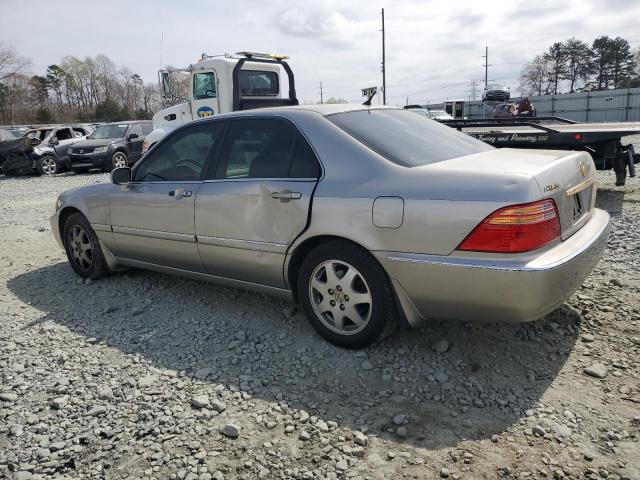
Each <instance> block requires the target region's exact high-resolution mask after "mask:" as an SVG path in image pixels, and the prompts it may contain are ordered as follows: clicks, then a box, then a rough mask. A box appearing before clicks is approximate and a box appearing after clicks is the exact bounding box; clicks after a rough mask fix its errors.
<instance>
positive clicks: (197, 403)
mask: <svg viewBox="0 0 640 480" xmlns="http://www.w3.org/2000/svg"><path fill="white" fill-rule="evenodd" d="M191 406H192V407H194V408H205V407H208V406H209V396H208V395H194V396H193V397H191Z"/></svg>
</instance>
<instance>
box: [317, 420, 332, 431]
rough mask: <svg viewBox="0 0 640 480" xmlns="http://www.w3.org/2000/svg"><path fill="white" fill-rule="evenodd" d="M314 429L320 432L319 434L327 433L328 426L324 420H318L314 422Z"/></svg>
mask: <svg viewBox="0 0 640 480" xmlns="http://www.w3.org/2000/svg"><path fill="white" fill-rule="evenodd" d="M316 428H317V429H318V430H320V431H321V432H328V431H329V425H327V422H325V421H324V420H318V421H317V422H316Z"/></svg>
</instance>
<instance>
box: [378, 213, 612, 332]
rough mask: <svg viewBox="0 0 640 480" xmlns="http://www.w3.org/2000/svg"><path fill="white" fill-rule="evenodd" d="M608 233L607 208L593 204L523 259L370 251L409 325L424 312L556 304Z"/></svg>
mask: <svg viewBox="0 0 640 480" xmlns="http://www.w3.org/2000/svg"><path fill="white" fill-rule="evenodd" d="M608 237H609V214H608V213H606V212H604V211H602V210H598V209H596V210H594V214H593V216H592V218H591V219H590V220H589V221H588V222H587V223H586V224H585V225H584V227H582V228H581V229H580V230H579V231H578V232H576V233H575V234H574V235H572V236H571V237H569V238H568V239H566V240H564V241H563V242H561V243H559V244H557V245H555V246H553V247H551V248H549V249H547V250H543V251H542V252H540V253H539V254H538V255H537V256H529V257H527V258H526V259H521V260H515V259H513V257H507V259H504V258H502V257H506V256H498V258H490V259H487V258H479V257H469V256H459V254H462V253H463V252H456V254H455V255H449V256H434V255H420V254H410V253H397V252H375V254H376V257H377V258H378V260H379V261H380V263H381V264H382V265H383V267H384V268H385V269H386V271H387V272H388V274H389V276H390V277H391V280H392V283H393V285H394V288H395V290H396V294H397V297H398V299H399V301H400V303H401V305H402V308H403V310H404V312H405V314H406V317H407V319H408V320H409V323H411V324H413V325H416V324H418V323H420V321H421V320H424V319H427V318H429V319H460V320H470V321H475V320H478V321H492V322H525V321H529V320H535V319H537V318H540V317H542V316H543V315H546V314H547V313H549V312H551V311H552V310H554V309H556V308H557V307H559V306H560V305H562V304H563V303H564V302H565V301H566V300H567V298H569V297H570V296H571V294H573V292H575V290H576V289H577V288H578V287H580V285H581V284H582V282H583V281H584V279H585V278H586V277H587V276H588V275H589V273H591V271H592V270H593V268H594V267H595V266H596V264H597V263H598V261H599V260H600V257H601V256H602V252H603V251H604V249H605V247H606V244H607V239H608Z"/></svg>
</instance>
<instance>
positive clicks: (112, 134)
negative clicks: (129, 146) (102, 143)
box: [87, 124, 129, 140]
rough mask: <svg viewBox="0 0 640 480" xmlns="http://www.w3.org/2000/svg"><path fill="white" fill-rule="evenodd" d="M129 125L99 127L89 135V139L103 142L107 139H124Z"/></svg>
mask: <svg viewBox="0 0 640 480" xmlns="http://www.w3.org/2000/svg"><path fill="white" fill-rule="evenodd" d="M127 128H129V125H127V124H122V125H103V126H101V127H99V128H98V129H97V130H96V131H95V132H93V133H92V134H91V135H89V136H88V137H87V138H90V139H92V140H102V139H105V138H122V137H124V135H125V133H127Z"/></svg>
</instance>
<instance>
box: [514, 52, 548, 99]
mask: <svg viewBox="0 0 640 480" xmlns="http://www.w3.org/2000/svg"><path fill="white" fill-rule="evenodd" d="M548 76H549V61H548V60H547V58H546V57H545V56H544V55H536V57H535V58H534V59H533V60H532V61H531V62H529V63H527V64H526V65H525V66H524V68H523V69H522V72H521V73H520V91H521V92H522V94H523V95H525V94H526V95H542V94H543V93H545V91H546V90H547V83H546V82H547V78H548Z"/></svg>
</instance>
